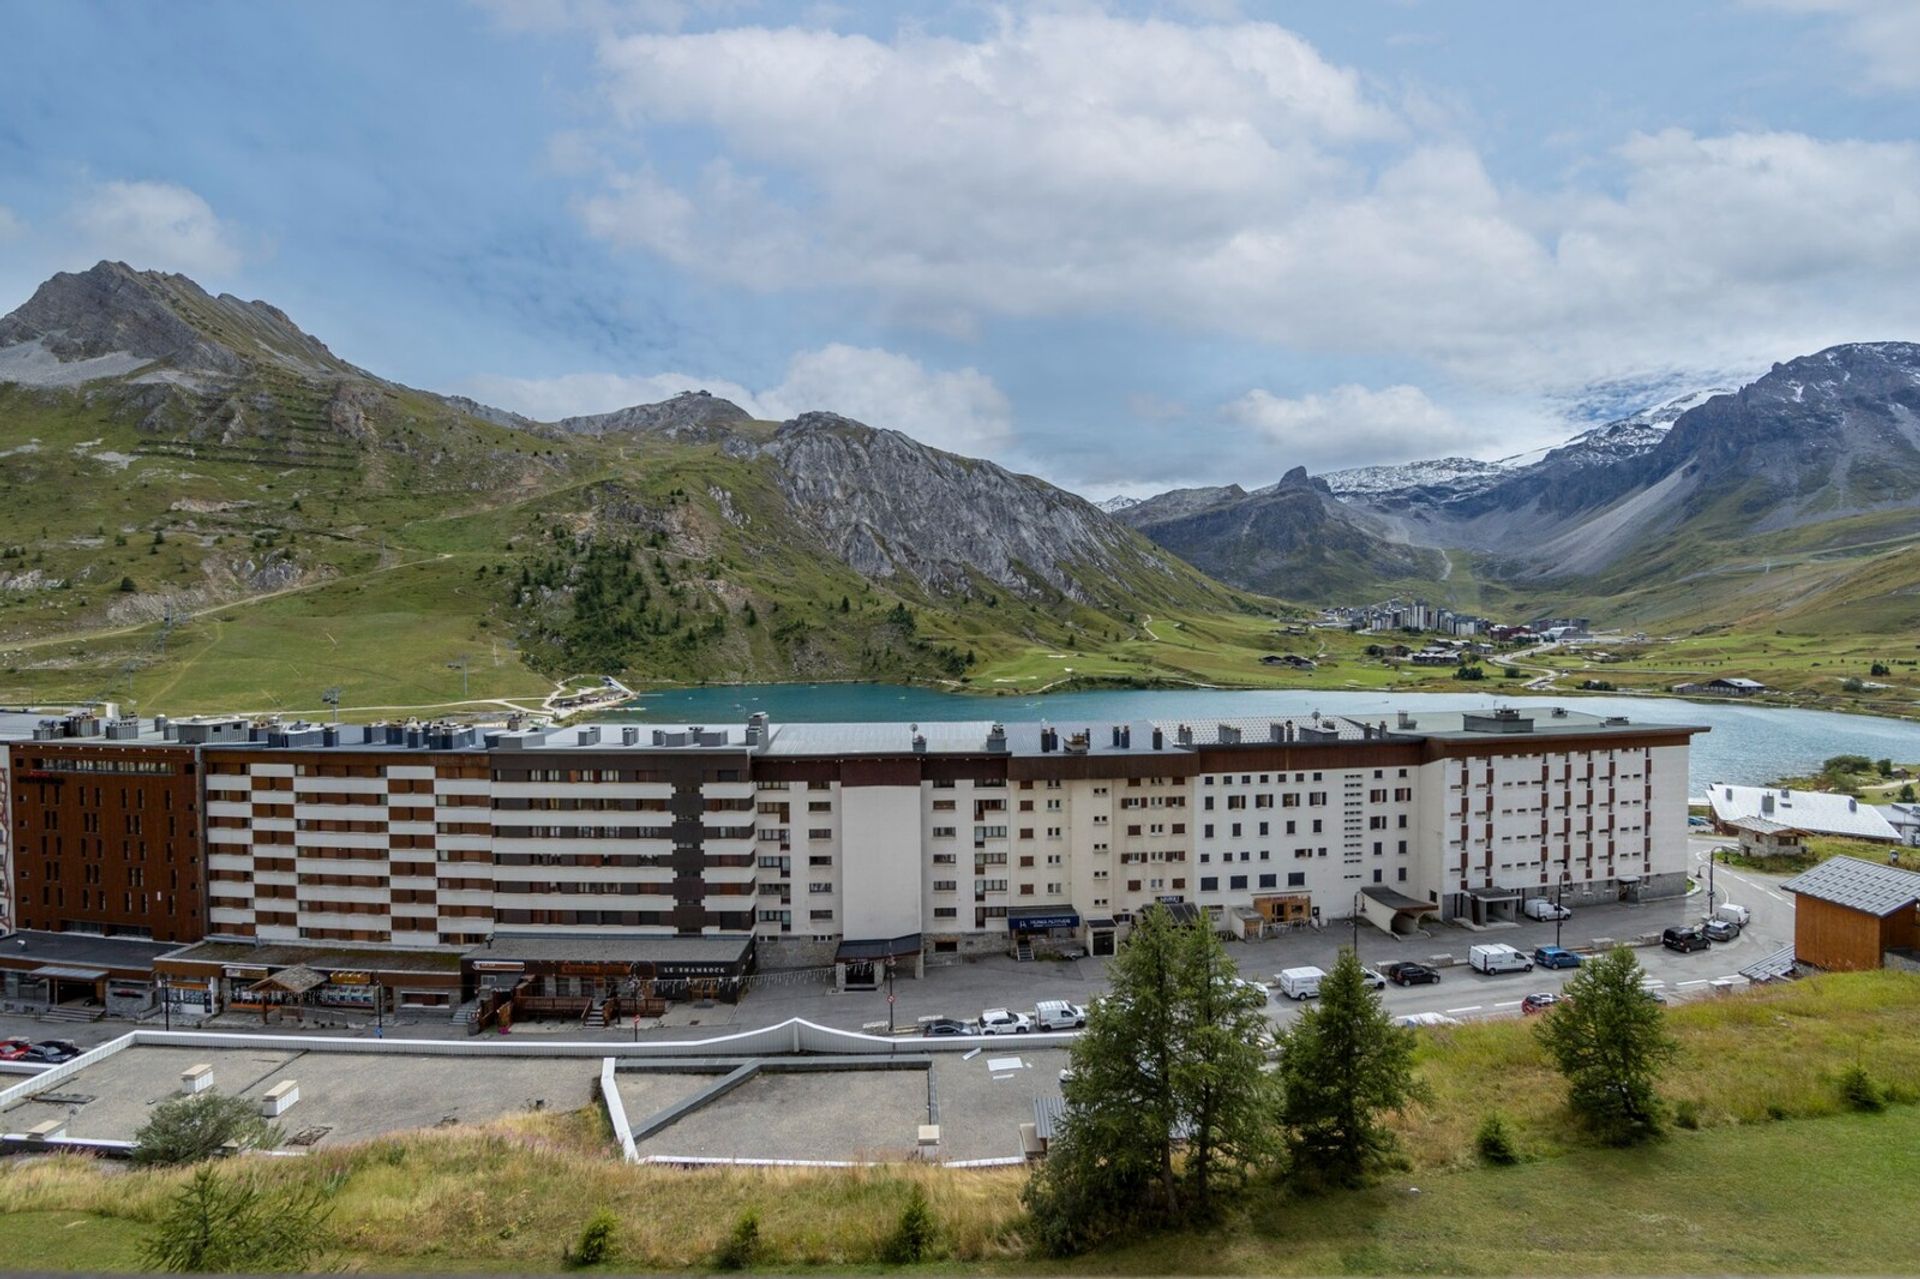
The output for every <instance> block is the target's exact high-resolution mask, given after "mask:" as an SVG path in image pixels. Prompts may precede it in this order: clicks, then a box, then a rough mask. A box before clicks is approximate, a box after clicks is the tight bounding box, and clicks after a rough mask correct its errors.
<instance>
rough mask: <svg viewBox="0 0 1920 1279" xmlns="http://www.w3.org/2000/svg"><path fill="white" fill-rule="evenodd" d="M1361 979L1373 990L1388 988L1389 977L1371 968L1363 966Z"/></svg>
mask: <svg viewBox="0 0 1920 1279" xmlns="http://www.w3.org/2000/svg"><path fill="white" fill-rule="evenodd" d="M1360 980H1361V981H1363V982H1365V983H1366V984H1367V986H1368V988H1369V989H1371V990H1385V989H1386V988H1387V979H1386V978H1385V977H1382V976H1381V975H1380V974H1379V973H1377V972H1375V971H1373V969H1371V968H1362V969H1361V970H1360Z"/></svg>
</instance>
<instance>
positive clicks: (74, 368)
mask: <svg viewBox="0 0 1920 1279" xmlns="http://www.w3.org/2000/svg"><path fill="white" fill-rule="evenodd" d="M9 342H11V345H8V343H9ZM61 360H65V361H67V363H64V364H62V363H59V361H61ZM75 362H80V363H75ZM102 369H104V370H106V371H105V372H104V373H103V372H101V371H100V370H102ZM49 370H51V374H49ZM77 372H85V373H87V374H88V375H89V376H87V377H86V378H85V379H84V380H79V379H78V378H77V376H68V375H69V374H77ZM10 375H11V376H13V377H15V378H16V379H18V380H14V381H5V380H0V701H4V702H9V703H21V702H32V701H65V700H74V699H92V698H101V697H108V696H112V697H117V698H119V699H120V700H123V701H132V702H134V703H136V704H138V705H140V706H142V707H144V708H146V709H150V710H163V709H164V710H175V711H179V710H188V709H212V708H215V707H226V708H231V707H236V706H237V707H241V708H245V709H269V708H287V709H302V710H311V709H313V708H315V707H317V705H318V703H319V693H320V691H321V690H322V689H325V688H328V687H331V686H340V687H341V688H342V689H343V701H344V702H345V704H346V705H348V706H350V707H379V706H394V707H398V706H423V705H430V704H445V703H453V702H457V701H460V700H462V698H463V693H462V688H463V685H464V686H465V687H466V690H467V691H466V693H465V694H464V696H466V697H470V698H472V699H474V700H481V699H486V698H498V697H525V696H528V695H537V694H538V693H539V692H540V691H542V690H544V689H545V688H547V687H550V680H549V679H548V678H547V677H555V676H564V675H567V674H571V673H576V672H607V673H616V674H622V675H624V676H626V677H627V678H629V679H632V680H642V681H644V680H673V681H692V680H740V679H779V678H807V679H832V678H896V679H900V678H921V679H950V680H965V679H967V678H968V676H969V671H970V670H971V669H973V668H974V667H976V666H981V665H984V664H986V663H989V662H996V661H1001V662H1004V661H1011V660H1017V659H1018V658H1019V656H1020V655H1021V654H1023V653H1026V652H1028V651H1049V650H1058V649H1060V648H1062V647H1065V646H1095V645H1101V644H1108V643H1117V642H1120V641H1122V640H1124V639H1128V638H1132V637H1135V636H1137V635H1138V634H1139V630H1138V619H1139V617H1141V616H1143V615H1145V614H1146V613H1148V612H1150V611H1158V612H1161V613H1166V612H1171V611H1181V612H1185V613H1189V614H1192V615H1194V616H1207V615H1214V614H1232V615H1246V614H1248V613H1250V612H1253V613H1257V612H1259V611H1261V610H1262V609H1263V608H1264V607H1265V605H1266V602H1264V601H1257V600H1255V599H1252V598H1250V597H1247V596H1245V595H1242V594H1239V593H1235V592H1232V591H1229V590H1227V589H1226V588H1223V587H1221V586H1220V585H1219V584H1217V583H1215V582H1213V581H1211V580H1209V579H1208V578H1206V577H1205V576H1204V575H1202V574H1200V573H1198V572H1197V571H1195V570H1193V569H1192V568H1190V567H1189V566H1187V565H1185V564H1183V563H1181V562H1180V561H1178V560H1177V559H1174V558H1173V557H1171V556H1168V555H1166V554H1164V553H1162V552H1159V551H1157V550H1156V549H1155V548H1153V547H1152V546H1151V544H1149V543H1148V542H1147V541H1146V540H1145V539H1143V538H1141V537H1139V536H1138V535H1137V534H1135V533H1133V532H1132V531H1130V530H1128V529H1126V528H1125V527H1124V526H1122V525H1120V524H1118V523H1117V522H1115V521H1113V520H1111V519H1110V518H1109V517H1107V516H1106V515H1104V514H1103V513H1100V512H1098V511H1096V510H1094V508H1092V507H1091V506H1089V505H1088V504H1086V503H1084V502H1082V501H1081V500H1080V499H1078V498H1075V497H1072V496H1071V495H1069V494H1065V493H1062V492H1060V491H1059V490H1057V489H1053V488H1051V486H1048V485H1045V484H1044V483H1042V482H1040V481H1038V480H1033V479H1031V478H1030V477H1022V476H1014V475H1011V474H1010V473H1008V472H1006V471H1004V470H1002V469H1001V468H999V467H995V466H993V465H992V464H991V463H985V462H978V461H973V460H970V459H964V458H956V457H953V456H952V455H949V454H943V453H939V452H938V451H937V450H931V449H927V448H925V447H924V446H921V445H919V444H917V443H915V442H913V441H910V440H907V439H906V438H905V437H904V436H898V435H895V434H894V433H891V432H885V431H874V430H872V429H871V428H868V427H865V426H861V425H860V424H857V423H851V422H846V421H844V420H843V419H831V420H830V421H827V420H823V421H819V422H810V421H802V422H798V423H790V424H787V426H785V427H779V426H776V424H772V423H755V422H750V421H746V420H744V419H743V418H741V417H739V415H738V412H737V410H734V411H733V412H732V413H728V412H727V411H726V410H728V409H731V406H726V405H724V402H712V403H704V404H697V405H695V406H694V408H696V409H697V410H698V414H697V416H698V417H699V422H698V424H697V425H698V429H693V430H688V429H683V428H684V427H685V422H684V421H683V419H684V418H685V417H686V416H687V411H688V410H687V406H686V405H684V404H681V403H680V400H682V399H686V398H689V397H677V398H676V400H675V401H669V402H668V403H667V404H666V405H662V406H643V407H642V408H641V409H636V410H628V411H623V413H621V414H615V415H609V416H608V417H606V418H602V419H596V420H593V421H591V422H589V423H587V424H585V425H582V424H579V423H576V424H574V425H575V427H576V428H577V429H572V430H569V429H564V428H563V427H562V426H540V425H538V424H534V423H528V422H525V421H524V420H521V419H517V418H513V417H512V416H511V415H505V414H500V413H498V412H497V411H492V410H487V409H484V408H483V407H482V406H478V405H474V404H471V403H470V402H467V401H461V400H457V399H448V398H444V397H440V396H436V395H432V394H429V393H426V392H422V391H416V390H412V389H410V388H406V387H402V386H398V385H395V384H393V383H389V382H386V381H384V380H382V379H379V378H377V377H375V376H373V375H371V374H368V373H365V372H363V371H362V370H359V369H356V368H354V367H352V366H351V365H348V364H345V363H344V362H342V361H340V360H338V359H337V358H336V357H334V356H332V355H331V353H330V352H328V351H327V350H326V348H325V347H324V346H323V345H322V344H320V343H319V342H318V341H317V340H315V339H313V338H311V337H310V336H308V335H306V334H304V333H302V332H300V330H298V329H297V328H296V327H294V326H293V324H292V322H291V321H290V320H288V319H287V318H286V317H285V316H284V315H282V314H281V313H280V312H278V311H276V310H274V309H273V308H271V307H268V306H265V304H262V303H247V302H241V301H239V300H238V299H234V298H230V297H224V296H223V297H220V298H213V297H210V296H209V295H207V294H205V293H204V292H202V291H201V290H199V289H198V288H197V287H196V286H193V285H192V283H191V282H190V281H186V280H184V279H182V278H181V277H173V276H156V275H153V274H150V273H141V272H133V271H130V270H128V269H127V268H124V267H120V266H118V265H116V264H110V263H107V264H102V265H101V266H100V267H97V268H95V269H94V270H93V271H91V272H87V273H83V274H81V275H77V276H59V277H55V279H54V280H52V281H50V282H49V283H48V285H46V286H43V288H42V290H41V291H40V292H39V293H37V294H36V295H35V298H34V299H33V300H32V301H31V302H30V303H29V304H28V305H27V306H24V307H22V308H20V309H19V310H18V311H16V312H14V313H13V314H12V315H10V316H8V317H7V318H6V319H5V320H0V379H4V378H6V377H8V376H10ZM816 416H820V417H822V418H823V419H824V418H825V417H826V415H816ZM776 445H777V446H778V447H776ZM850 449H851V450H855V451H856V452H857V453H858V454H859V456H860V457H861V458H862V459H867V458H878V459H883V460H884V461H885V463H886V466H885V474H884V475H880V474H875V473H869V472H870V471H872V470H874V469H875V468H871V467H867V466H864V465H854V464H849V463H847V462H846V460H845V459H846V456H847V452H846V451H847V450H850ZM847 512H854V513H856V514H857V518H855V519H851V520H850V519H849V518H847V514H846V513H847ZM463 675H464V678H463Z"/></svg>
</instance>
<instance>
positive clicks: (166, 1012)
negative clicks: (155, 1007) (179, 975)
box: [160, 974, 173, 1030]
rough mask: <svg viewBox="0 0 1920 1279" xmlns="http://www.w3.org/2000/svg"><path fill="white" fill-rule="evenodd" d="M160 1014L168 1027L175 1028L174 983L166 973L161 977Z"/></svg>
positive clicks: (169, 1028)
mask: <svg viewBox="0 0 1920 1279" xmlns="http://www.w3.org/2000/svg"><path fill="white" fill-rule="evenodd" d="M160 1016H161V1017H162V1018H164V1019H165V1022H166V1028H167V1029H168V1030H172V1029H173V983H172V982H170V981H168V980H167V978H166V975H165V974H162V975H161V977H160Z"/></svg>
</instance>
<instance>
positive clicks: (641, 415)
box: [555, 390, 753, 440]
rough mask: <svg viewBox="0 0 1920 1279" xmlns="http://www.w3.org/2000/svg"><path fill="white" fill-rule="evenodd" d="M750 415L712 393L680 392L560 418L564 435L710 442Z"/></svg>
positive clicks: (559, 425) (735, 426)
mask: <svg viewBox="0 0 1920 1279" xmlns="http://www.w3.org/2000/svg"><path fill="white" fill-rule="evenodd" d="M752 420H753V415H752V414H750V413H748V412H747V411H746V410H745V409H743V408H741V407H740V406H739V405H738V404H735V403H734V402H733V401H732V400H728V399H722V398H721V397H720V396H718V395H715V394H713V393H712V392H711V391H704V390H703V391H682V392H680V393H679V394H678V395H673V396H669V397H668V398H667V399H664V400H660V401H658V402H656V403H653V404H635V405H631V406H630V407H628V408H624V409H615V410H614V411H613V412H611V413H593V414H588V415H585V416H582V417H569V418H562V419H561V420H560V421H559V422H557V423H555V425H556V426H558V427H559V428H560V429H561V430H563V431H572V432H575V433H576V434H580V435H616V434H632V435H663V436H666V437H667V438H668V439H686V440H709V439H715V438H718V437H720V436H723V435H726V434H728V433H730V432H731V431H733V430H734V429H735V428H737V427H739V426H742V425H744V424H745V423H748V422H751V421H752Z"/></svg>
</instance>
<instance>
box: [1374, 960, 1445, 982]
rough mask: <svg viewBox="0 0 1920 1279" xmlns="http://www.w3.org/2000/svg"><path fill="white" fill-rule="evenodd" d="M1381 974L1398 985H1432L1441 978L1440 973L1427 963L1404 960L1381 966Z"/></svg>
mask: <svg viewBox="0 0 1920 1279" xmlns="http://www.w3.org/2000/svg"><path fill="white" fill-rule="evenodd" d="M1380 975H1381V976H1382V977H1385V978H1386V979H1387V980H1388V981H1390V982H1392V983H1393V984H1394V985H1396V986H1431V985H1433V984H1434V983H1435V982H1437V981H1439V980H1440V974H1439V973H1438V972H1437V971H1435V970H1434V969H1432V968H1429V967H1427V966H1426V965H1425V964H1416V963H1413V962H1412V961H1411V960H1403V961H1401V962H1400V963H1397V964H1388V965H1386V966H1385V967H1383V968H1381V970H1380Z"/></svg>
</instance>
